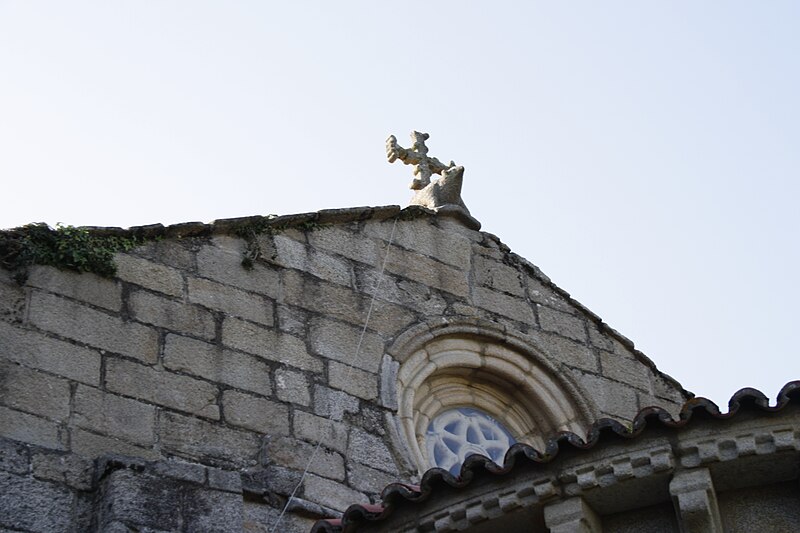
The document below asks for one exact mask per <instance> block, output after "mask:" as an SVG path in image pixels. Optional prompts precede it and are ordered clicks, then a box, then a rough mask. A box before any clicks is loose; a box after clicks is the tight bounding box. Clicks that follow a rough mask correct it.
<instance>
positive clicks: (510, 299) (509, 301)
mask: <svg viewBox="0 0 800 533" xmlns="http://www.w3.org/2000/svg"><path fill="white" fill-rule="evenodd" d="M472 294H473V303H474V305H476V306H477V307H481V308H483V309H486V310H487V311H490V312H492V313H496V314H498V315H502V316H505V317H508V318H511V319H513V320H516V321H518V322H522V323H524V324H536V320H535V319H534V316H533V309H531V306H530V305H529V304H528V302H526V301H525V300H522V299H520V298H516V297H514V296H508V295H506V294H503V293H501V292H497V291H494V290H491V289H487V288H485V287H474V288H473V289H472Z"/></svg>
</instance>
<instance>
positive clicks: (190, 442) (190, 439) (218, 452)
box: [159, 412, 261, 467]
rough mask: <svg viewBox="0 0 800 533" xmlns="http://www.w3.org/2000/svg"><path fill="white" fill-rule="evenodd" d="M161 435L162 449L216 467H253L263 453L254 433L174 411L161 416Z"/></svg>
mask: <svg viewBox="0 0 800 533" xmlns="http://www.w3.org/2000/svg"><path fill="white" fill-rule="evenodd" d="M159 435H160V437H161V447H162V449H164V450H166V451H168V452H172V453H175V454H177V455H181V456H183V457H188V458H190V459H196V460H200V461H202V462H206V461H207V462H209V463H210V464H213V465H221V466H237V467H243V466H250V465H254V464H256V462H257V460H258V455H259V452H260V450H261V439H260V438H259V437H258V435H255V434H254V433H250V432H248V431H241V430H238V429H234V428H229V427H225V426H221V425H218V424H212V423H210V422H206V421H205V420H200V419H197V418H192V417H188V416H183V415H179V414H177V413H171V412H164V413H162V415H161V417H160V420H159Z"/></svg>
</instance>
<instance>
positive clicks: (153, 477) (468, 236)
mask: <svg viewBox="0 0 800 533" xmlns="http://www.w3.org/2000/svg"><path fill="white" fill-rule="evenodd" d="M395 219H397V222H396V225H395ZM237 223H239V224H240V223H241V221H238V222H237V221H219V222H217V223H215V224H214V225H202V224H189V225H181V226H177V227H172V228H166V229H163V228H150V229H148V231H149V232H150V234H153V235H161V237H160V239H158V240H154V241H151V242H149V243H148V244H145V245H143V246H141V247H139V248H137V249H135V250H132V251H131V252H130V253H126V254H118V255H117V258H116V262H117V266H118V272H117V277H116V278H114V279H105V278H100V277H98V276H95V275H93V274H86V273H84V274H76V273H72V272H66V271H60V270H57V269H55V268H52V267H34V268H32V270H31V272H30V276H29V277H28V280H27V282H26V284H25V285H24V286H20V285H18V284H17V283H16V282H14V281H13V280H12V277H11V274H10V273H8V272H6V271H4V270H0V437H2V441H1V442H2V446H1V447H0V495H2V496H0V498H2V502H0V527H5V528H10V529H11V530H15V531H61V530H74V531H85V530H92V529H98V530H102V531H127V530H128V529H126V528H129V527H130V528H139V529H142V528H151V529H150V530H152V531H162V530H163V531H242V530H245V531H252V532H263V531H268V530H269V524H271V523H272V522H273V521H274V519H275V518H276V517H277V515H278V513H279V512H280V509H281V508H282V507H283V506H284V504H285V502H286V500H287V497H288V495H289V494H291V492H292V490H294V488H295V486H296V484H297V483H298V481H299V480H300V476H301V473H302V471H303V469H304V468H305V466H306V464H307V461H308V459H309V457H310V456H311V454H312V453H313V450H314V447H315V445H316V444H317V442H318V441H321V442H322V446H321V447H320V449H319V451H318V453H317V454H316V457H315V460H314V461H313V462H312V463H311V465H310V468H309V470H308V475H307V476H306V478H305V480H304V482H303V484H302V486H301V487H300V489H299V491H298V492H297V494H296V499H295V500H293V502H292V503H291V505H290V506H289V512H288V513H287V516H286V518H285V521H284V523H283V525H282V526H281V528H280V529H279V530H281V531H307V530H308V529H309V528H310V527H311V525H312V524H313V521H314V520H315V519H316V518H319V517H320V516H322V515H326V516H331V515H335V514H336V512H340V511H342V510H343V509H344V508H346V507H347V506H348V505H349V504H351V503H355V502H362V503H363V502H368V501H370V500H374V499H375V498H376V497H377V495H378V494H379V493H380V491H381V489H382V488H383V487H384V486H385V485H386V484H387V483H390V482H392V481H398V480H404V481H413V480H415V479H418V475H419V470H418V469H417V467H416V465H415V460H416V459H415V458H414V457H411V456H410V455H409V452H408V448H407V447H406V446H405V445H404V444H403V441H404V439H405V438H406V437H404V436H403V435H401V433H400V432H399V431H398V423H397V408H398V406H397V394H398V391H397V387H398V385H397V382H396V378H394V377H393V376H396V370H397V367H398V365H399V364H400V361H399V359H398V357H397V356H396V355H394V354H393V353H390V352H391V349H390V348H391V347H392V346H396V343H397V340H398V339H399V338H402V336H403V335H404V334H406V335H407V336H408V335H410V334H409V332H412V334H413V335H416V333H415V332H416V331H418V330H419V328H420V325H421V324H429V325H430V324H439V325H441V326H443V327H444V326H447V324H450V323H460V324H473V325H474V326H475V328H477V329H476V331H478V330H480V328H489V329H492V330H493V331H501V332H506V333H505V334H507V335H508V338H511V337H512V336H513V338H514V339H515V342H517V343H520V344H522V345H527V344H530V346H532V347H535V350H534V351H535V353H536V354H539V355H537V356H536V357H540V358H541V362H540V363H541V364H542V365H545V366H546V367H547V368H548V369H551V370H552V372H553V373H554V375H555V376H556V377H557V379H559V380H562V381H563V382H564V383H568V384H569V385H570V387H571V389H570V390H573V391H576V395H577V396H578V398H576V400H575V401H576V402H578V403H580V404H581V405H582V408H583V409H584V411H583V412H584V413H585V415H584V417H583V418H582V419H581V422H585V424H586V426H588V425H589V423H591V422H592V421H593V419H596V418H601V417H613V418H616V419H618V420H622V421H629V420H631V419H632V418H633V416H634V415H635V414H636V412H637V411H638V410H639V409H640V408H642V407H645V406H649V405H659V406H662V407H664V408H666V409H668V410H670V411H672V412H677V409H678V408H679V406H680V404H681V403H682V402H683V401H684V400H685V398H686V393H685V391H683V390H682V389H681V388H680V386H679V385H677V383H675V382H674V381H672V380H671V379H669V378H668V377H666V376H664V375H662V374H660V373H659V372H658V371H656V369H655V367H654V365H653V364H652V363H651V362H650V361H649V360H647V359H646V358H645V357H644V356H643V355H642V354H640V353H638V352H637V351H636V350H635V349H634V348H633V346H632V344H631V343H630V342H629V341H627V340H626V339H625V338H623V337H621V336H620V335H618V334H616V333H615V332H613V330H611V329H610V328H608V327H607V326H606V325H605V324H604V323H602V321H601V320H600V319H599V318H598V317H597V316H595V315H593V314H592V313H591V312H589V311H588V310H586V309H585V308H584V307H583V306H581V305H580V304H579V303H577V302H575V301H574V300H572V299H571V298H570V297H569V295H567V294H566V293H565V292H564V291H562V290H561V289H559V288H557V287H556V286H554V285H553V284H552V283H551V282H550V280H549V279H548V278H547V277H546V276H544V275H543V274H542V273H541V272H540V271H539V270H538V269H537V268H536V267H535V266H533V265H531V264H530V263H528V262H527V261H525V260H524V259H522V258H520V257H518V256H516V255H514V254H512V253H510V251H509V250H508V248H507V247H506V246H504V245H503V244H502V243H500V241H499V240H498V239H497V238H496V237H494V236H492V235H490V234H488V233H482V232H479V231H476V230H472V229H469V228H468V227H466V226H465V225H463V224H462V223H461V221H460V220H459V219H458V218H456V217H450V216H442V215H439V216H436V215H434V214H432V213H431V212H429V211H427V210H425V209H421V208H409V209H406V210H403V211H402V212H401V211H400V210H399V208H397V207H386V208H376V209H367V208H364V209H349V210H334V211H324V212H321V213H315V214H310V215H302V216H291V217H279V218H278V219H275V221H274V225H273V228H278V229H273V230H271V231H268V232H266V233H262V234H260V235H259V236H258V237H257V239H255V240H251V242H250V243H249V244H248V242H246V241H245V240H244V239H242V238H239V237H236V236H234V234H233V233H232V231H231V228H233V227H236V224H237ZM393 226H394V236H393V237H391V235H392V230H393ZM390 238H391V240H392V244H391V246H389V240H390ZM254 249H257V250H258V251H259V252H260V257H259V258H258V259H257V260H256V261H255V264H254V265H253V268H252V269H250V270H248V269H245V268H244V267H243V266H242V259H243V255H244V254H245V253H248V252H249V253H252V251H253V250H254ZM387 249H388V257H386V253H387ZM385 257H386V267H385V274H384V276H383V278H382V280H381V285H380V288H379V290H378V293H377V298H376V300H375V302H374V306H373V307H372V312H371V315H370V320H369V323H368V324H367V329H366V331H365V333H364V336H363V339H361V349H360V353H359V357H358V358H357V359H353V354H354V353H355V350H356V346H357V345H358V344H359V339H360V335H361V331H362V328H363V327H364V323H365V319H366V316H367V312H368V310H369V308H370V303H371V296H372V294H373V289H374V287H375V285H376V283H377V282H378V280H379V278H380V276H379V273H380V271H381V266H382V264H383V261H384V258H385ZM430 327H434V326H429V328H430ZM414 328H417V329H416V330H415V329H414ZM497 342H500V343H502V342H504V341H503V340H502V338H500V339H499V340H498V341H497ZM584 418H585V419H586V420H584Z"/></svg>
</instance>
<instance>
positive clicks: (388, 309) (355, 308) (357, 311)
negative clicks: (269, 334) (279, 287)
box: [284, 271, 415, 335]
mask: <svg viewBox="0 0 800 533" xmlns="http://www.w3.org/2000/svg"><path fill="white" fill-rule="evenodd" d="M370 291H371V289H370ZM284 294H285V301H286V303H288V304H290V305H295V306H298V307H302V308H303V309H308V310H310V311H315V312H317V313H322V314H324V315H325V316H328V317H331V318H336V319H339V320H343V321H345V322H349V323H351V324H354V325H356V326H357V327H361V326H363V325H364V321H365V320H366V318H367V313H368V312H369V307H370V304H371V303H372V304H373V307H372V313H371V315H370V320H369V327H370V329H372V330H374V331H381V332H385V333H387V334H391V335H393V334H396V333H397V332H399V331H402V330H403V329H404V328H406V327H407V326H408V325H410V324H412V323H413V322H414V321H415V317H414V315H413V314H412V313H410V312H409V311H408V310H407V309H405V308H403V307H400V306H398V305H394V304H391V303H388V302H385V301H382V300H380V299H377V300H375V302H374V303H373V302H372V292H369V293H368V294H361V293H356V292H354V291H353V290H352V289H348V288H345V287H342V286H340V285H333V284H331V283H325V282H323V281H317V280H314V279H311V278H306V277H303V276H302V275H300V274H299V273H298V272H294V271H286V272H284Z"/></svg>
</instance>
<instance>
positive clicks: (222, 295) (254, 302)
mask: <svg viewBox="0 0 800 533" xmlns="http://www.w3.org/2000/svg"><path fill="white" fill-rule="evenodd" d="M188 291H189V292H188V294H189V302H191V303H195V304H200V305H202V306H204V307H207V308H209V309H212V310H214V311H222V312H224V313H225V314H227V315H230V316H236V317H240V318H244V319H246V320H250V321H253V322H258V323H259V324H264V325H267V326H272V325H273V323H274V317H273V312H272V302H270V301H269V300H267V299H266V298H264V297H263V296H261V295H259V294H253V293H249V292H245V291H243V290H240V289H237V288H235V287H230V286H228V285H223V284H221V283H217V282H214V281H210V280H207V279H202V278H189V280H188Z"/></svg>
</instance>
